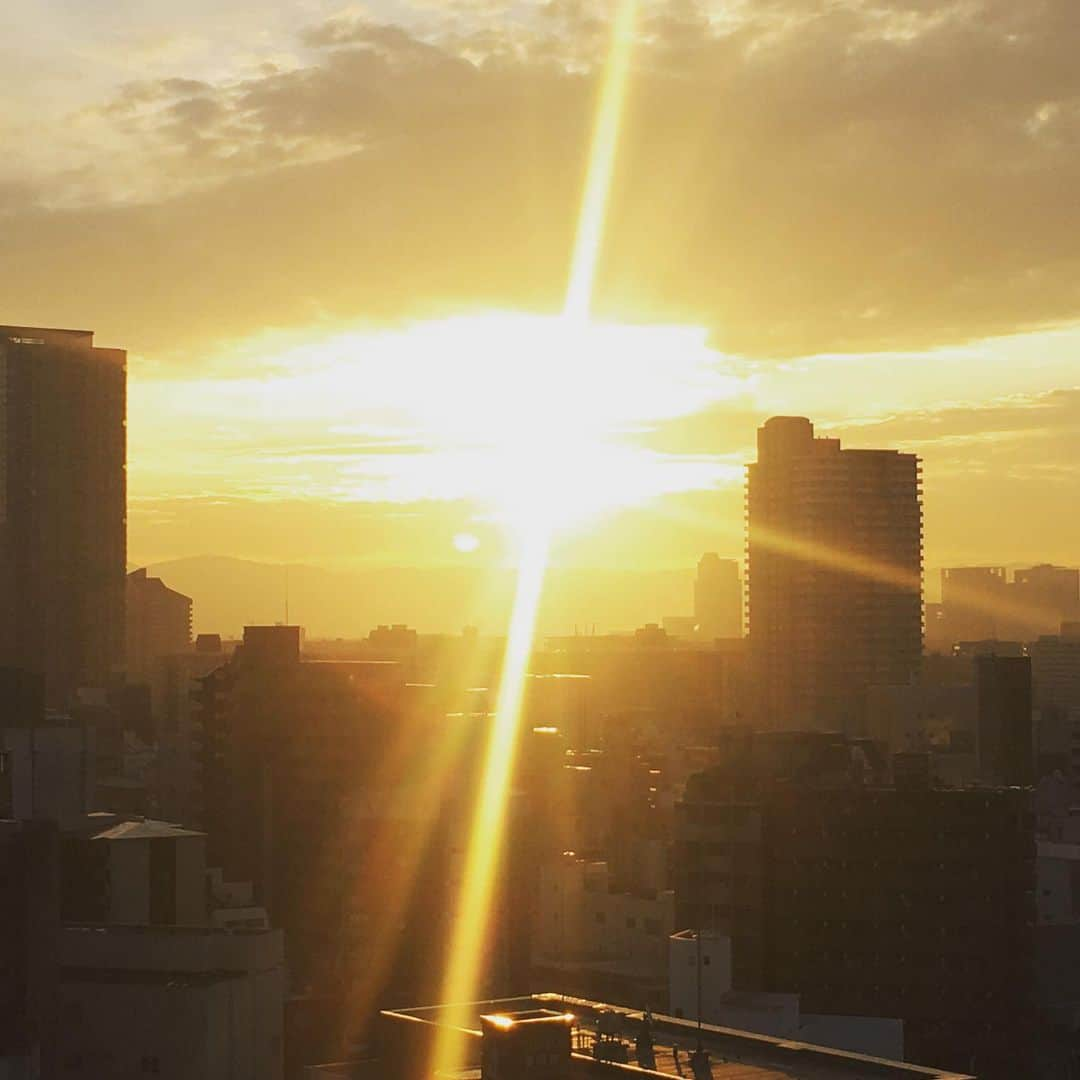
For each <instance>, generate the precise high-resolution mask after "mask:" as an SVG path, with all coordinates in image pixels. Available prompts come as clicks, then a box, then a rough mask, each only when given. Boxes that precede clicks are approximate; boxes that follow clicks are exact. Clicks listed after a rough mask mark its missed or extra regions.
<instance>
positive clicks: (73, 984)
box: [57, 926, 285, 1080]
mask: <svg viewBox="0 0 1080 1080" xmlns="http://www.w3.org/2000/svg"><path fill="white" fill-rule="evenodd" d="M283 953H284V949H283V941H282V934H281V931H279V930H243V929H230V930H219V929H216V928H211V927H198V926H196V927H191V926H185V927H168V926H65V927H64V929H63V931H62V932H61V934H60V942H59V956H60V963H61V965H62V976H61V982H60V990H59V997H60V1005H61V1010H62V1012H61V1015H62V1016H63V1017H64V1022H63V1024H61V1025H59V1030H58V1033H57V1043H58V1047H57V1050H58V1056H59V1058H60V1061H61V1065H62V1068H63V1072H62V1073H61V1074H60V1075H62V1076H64V1077H68V1076H72V1077H74V1076H85V1077H94V1078H98V1077H101V1078H104V1077H127V1076H131V1077H135V1076H138V1077H142V1076H163V1077H175V1078H176V1080H180V1078H184V1080H186V1078H189V1077H190V1078H191V1080H194V1078H196V1077H198V1078H199V1080H233V1078H235V1077H251V1078H252V1080H255V1078H258V1080H281V1078H282V1074H283V1071H282V1035H283V998H284V987H285V964H284V955H283Z"/></svg>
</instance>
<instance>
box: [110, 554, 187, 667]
mask: <svg viewBox="0 0 1080 1080" xmlns="http://www.w3.org/2000/svg"><path fill="white" fill-rule="evenodd" d="M126 592H127V611H126V625H127V647H126V657H125V660H126V669H127V676H128V681H129V682H136V683H144V684H146V685H151V684H153V683H154V682H155V680H160V670H159V669H160V665H161V663H162V661H163V660H164V658H165V657H167V656H176V655H178V654H180V653H183V652H186V651H187V649H188V648H189V647H190V645H191V597H190V596H185V595H184V594H183V593H180V592H177V591H176V590H175V589H170V588H169V587H168V585H166V584H165V582H164V581H162V580H161V578H155V577H148V576H147V574H146V569H145V568H143V569H140V570H133V571H132V572H131V573H130V574H128V576H127V590H126Z"/></svg>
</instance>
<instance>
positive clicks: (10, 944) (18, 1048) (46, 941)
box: [0, 821, 60, 1080]
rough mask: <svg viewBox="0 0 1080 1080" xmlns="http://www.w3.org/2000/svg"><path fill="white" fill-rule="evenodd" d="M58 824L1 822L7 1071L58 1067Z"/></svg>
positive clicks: (22, 1073) (46, 1072) (0, 1068)
mask: <svg viewBox="0 0 1080 1080" xmlns="http://www.w3.org/2000/svg"><path fill="white" fill-rule="evenodd" d="M59 930H60V877H59V858H58V841H57V831H56V826H55V825H54V824H52V823H51V822H43V821H21V822H16V821H0V1076H3V1077H5V1078H6V1077H13V1078H18V1080H22V1078H23V1077H28V1078H31V1077H39V1076H41V1077H46V1078H47V1077H52V1076H55V1075H57V1073H56V1071H55V1070H56V1057H55V1044H56V1036H57V1031H58V1027H59V1025H58V1023H57V1019H58V1016H57V979H58V977H59V968H58V961H57V955H56V938H57V934H58V932H59Z"/></svg>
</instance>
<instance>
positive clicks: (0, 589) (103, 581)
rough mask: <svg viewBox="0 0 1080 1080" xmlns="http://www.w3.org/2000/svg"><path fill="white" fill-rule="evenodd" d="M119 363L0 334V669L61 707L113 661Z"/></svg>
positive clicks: (88, 336) (122, 490)
mask: <svg viewBox="0 0 1080 1080" xmlns="http://www.w3.org/2000/svg"><path fill="white" fill-rule="evenodd" d="M125 387H126V354H125V353H124V352H123V351H122V350H119V349H99V348H94V344H93V334H92V333H90V332H89V331H79V330H47V329H38V328H33V327H16V326H0V607H2V608H3V612H4V617H3V619H2V620H0V663H2V664H6V665H9V666H12V667H18V668H23V669H25V670H28V671H39V672H42V673H43V674H44V675H45V680H46V681H45V688H46V696H47V700H48V702H49V703H50V704H51V705H54V706H58V707H65V706H66V705H67V704H68V703H69V701H70V698H71V696H72V694H73V692H74V691H75V690H76V689H77V688H79V687H82V686H104V685H105V684H106V681H107V679H108V677H109V675H110V673H111V672H113V671H114V670H116V669H117V668H118V667H119V666H120V664H121V662H122V660H123V651H124V576H125V572H126V567H125V558H126V532H125V530H126V525H125V521H126V518H125V515H126V497H127V495H126V477H125V457H126V433H125V421H124V414H125Z"/></svg>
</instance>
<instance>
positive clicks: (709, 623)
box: [694, 551, 743, 641]
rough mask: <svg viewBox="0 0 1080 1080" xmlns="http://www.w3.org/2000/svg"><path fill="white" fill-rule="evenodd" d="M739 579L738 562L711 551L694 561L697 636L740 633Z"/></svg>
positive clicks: (730, 636)
mask: <svg viewBox="0 0 1080 1080" xmlns="http://www.w3.org/2000/svg"><path fill="white" fill-rule="evenodd" d="M742 616H743V608H742V582H741V581H740V580H739V564H738V563H737V562H736V561H735V560H734V559H721V558H720V556H719V555H717V554H716V552H715V551H709V552H706V553H705V554H704V555H702V556H701V560H700V561H699V562H698V568H697V577H696V578H695V579H694V619H695V621H696V622H697V628H698V629H697V632H698V637H699V638H701V639H702V640H704V641H712V640H713V639H714V638H737V637H742V621H743V620H742Z"/></svg>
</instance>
